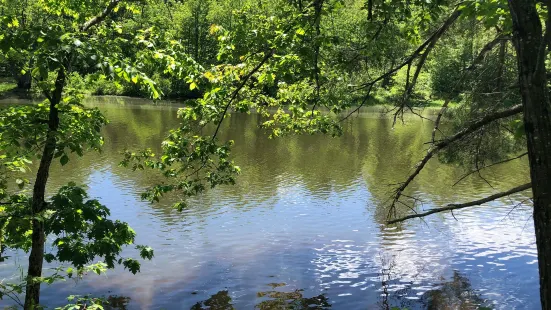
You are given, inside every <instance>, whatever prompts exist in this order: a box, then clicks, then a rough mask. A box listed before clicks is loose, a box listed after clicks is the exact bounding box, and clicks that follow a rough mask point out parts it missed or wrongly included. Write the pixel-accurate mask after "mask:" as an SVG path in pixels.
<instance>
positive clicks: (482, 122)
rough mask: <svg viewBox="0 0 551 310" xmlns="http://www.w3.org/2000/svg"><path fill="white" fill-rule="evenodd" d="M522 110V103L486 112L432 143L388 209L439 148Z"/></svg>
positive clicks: (393, 205)
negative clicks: (457, 130)
mask: <svg viewBox="0 0 551 310" xmlns="http://www.w3.org/2000/svg"><path fill="white" fill-rule="evenodd" d="M521 112H522V105H521V104H519V105H515V106H513V107H511V108H509V109H506V110H503V111H499V112H495V113H492V114H488V115H486V116H484V117H482V118H481V119H479V120H477V121H475V122H473V123H471V124H470V125H469V126H467V127H465V128H463V129H462V130H461V131H459V132H457V133H456V134H455V135H453V136H450V137H448V138H446V139H443V140H441V141H439V142H438V143H435V144H433V145H432V146H431V147H430V148H429V150H428V151H427V154H426V155H425V157H424V158H423V159H422V160H421V161H420V162H419V163H418V164H417V166H416V168H415V170H414V171H413V173H411V174H410V176H409V177H408V178H407V180H406V181H405V182H404V183H402V185H400V187H399V188H398V189H397V190H396V194H395V195H394V199H393V202H392V205H391V208H390V211H392V210H394V207H395V205H396V202H397V201H398V200H399V199H400V196H401V195H402V192H403V191H404V190H405V189H406V188H407V187H408V186H409V184H410V183H411V182H412V181H413V180H414V179H415V177H417V175H418V174H419V173H420V172H421V170H423V168H424V167H425V165H426V164H427V163H428V162H429V160H430V159H431V158H432V157H433V156H434V155H435V154H436V153H438V152H439V151H440V150H442V149H444V148H446V147H447V146H448V145H450V144H451V143H454V142H455V141H458V140H461V139H463V138H464V137H466V136H468V135H469V134H471V133H473V132H475V131H477V130H478V129H480V128H482V127H484V126H486V125H488V124H490V123H491V122H494V121H496V120H499V119H502V118H505V117H510V116H513V115H516V114H518V113H521Z"/></svg>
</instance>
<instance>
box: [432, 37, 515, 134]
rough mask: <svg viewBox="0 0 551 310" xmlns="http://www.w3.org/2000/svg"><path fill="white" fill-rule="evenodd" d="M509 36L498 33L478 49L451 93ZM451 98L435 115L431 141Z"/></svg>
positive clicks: (508, 38)
mask: <svg viewBox="0 0 551 310" xmlns="http://www.w3.org/2000/svg"><path fill="white" fill-rule="evenodd" d="M510 39H511V37H510V36H506V35H499V36H498V37H496V38H495V39H493V40H492V41H490V42H488V43H487V44H486V45H484V47H483V48H482V49H481V50H480V52H479V53H478V55H477V56H476V58H475V59H474V60H473V62H472V63H471V65H470V66H468V67H467V68H465V71H463V73H462V74H461V77H460V78H459V80H458V81H457V83H455V86H454V87H453V90H452V93H453V92H454V91H456V90H457V89H458V87H460V86H461V84H462V83H463V81H464V80H465V78H466V77H467V72H469V71H472V70H473V69H474V68H475V67H476V66H477V65H478V64H479V63H481V62H482V61H483V60H484V58H485V57H486V54H488V53H489V52H490V51H491V50H492V49H493V48H494V47H495V46H496V45H497V44H498V43H500V42H503V41H504V40H510ZM451 100H452V98H451V97H449V98H447V99H446V101H445V102H444V104H443V105H442V108H441V109H440V111H439V112H438V116H437V117H436V121H435V123H434V129H433V130H432V141H433V142H434V141H435V139H436V132H437V131H439V130H440V129H439V126H440V122H441V121H442V116H443V115H444V113H445V112H446V110H447V109H448V105H449V104H450V101H451Z"/></svg>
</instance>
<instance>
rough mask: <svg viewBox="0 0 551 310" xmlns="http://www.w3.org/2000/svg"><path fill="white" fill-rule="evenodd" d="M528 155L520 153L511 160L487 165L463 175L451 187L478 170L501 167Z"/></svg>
mask: <svg viewBox="0 0 551 310" xmlns="http://www.w3.org/2000/svg"><path fill="white" fill-rule="evenodd" d="M526 155H528V152H525V153H522V154H520V155H518V156H515V157H512V158H507V159H504V160H501V161H498V162H495V163H493V164H490V165H487V166H483V167H480V168H477V169H475V170H472V171H470V172H468V173H466V174H465V175H463V176H462V177H461V178H459V180H457V181H456V182H455V183H454V184H453V185H452V187H453V186H456V185H457V184H459V182H461V181H463V180H464V179H465V178H466V177H468V176H470V175H471V174H473V173H477V172H478V173H480V170H482V169H486V168H490V167H493V166H497V165H501V164H504V163H508V162H510V161H513V160H516V159H519V158H522V157H524V156H526Z"/></svg>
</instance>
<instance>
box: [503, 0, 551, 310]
mask: <svg viewBox="0 0 551 310" xmlns="http://www.w3.org/2000/svg"><path fill="white" fill-rule="evenodd" d="M509 9H510V11H511V16H512V20H513V42H514V45H515V48H516V51H517V61H518V69H519V83H520V91H521V95H522V104H523V111H524V127H525V131H526V138H527V144H528V158H529V160H530V176H531V179H532V192H533V197H534V216H533V217H534V228H535V232H536V245H537V249H538V266H539V277H540V299H541V307H542V309H545V310H549V309H551V114H550V104H549V94H548V90H547V87H546V85H547V77H546V72H545V56H546V53H547V51H546V45H547V42H546V41H547V40H546V37H547V36H548V35H549V34H548V33H546V34H545V36H544V35H543V33H542V32H543V31H542V25H541V22H540V17H539V16H538V12H537V10H536V1H535V0H509ZM548 22H549V21H548ZM546 28H547V31H549V30H550V29H549V28H548V27H546Z"/></svg>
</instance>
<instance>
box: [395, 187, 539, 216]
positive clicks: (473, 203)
mask: <svg viewBox="0 0 551 310" xmlns="http://www.w3.org/2000/svg"><path fill="white" fill-rule="evenodd" d="M530 188H532V183H527V184H523V185H520V186H517V187H515V188H512V189H510V190H508V191H505V192H501V193H496V194H493V195H491V196H488V197H485V198H482V199H478V200H474V201H470V202H466V203H461V204H449V205H447V206H445V207H442V208H435V209H431V210H429V211H426V212H423V213H416V214H411V215H408V216H404V217H401V218H397V219H394V220H391V221H388V222H387V224H396V223H400V222H404V221H407V220H409V219H413V218H422V217H425V216H428V215H431V214H434V213H440V212H446V211H453V210H457V209H463V208H468V207H474V206H479V205H482V204H485V203H487V202H490V201H494V200H496V199H499V198H502V197H506V196H509V195H512V194H515V193H518V192H522V191H525V190H527V189H530Z"/></svg>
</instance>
